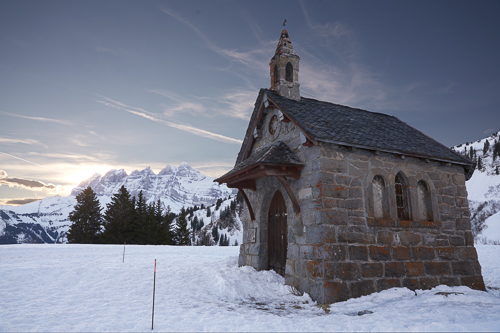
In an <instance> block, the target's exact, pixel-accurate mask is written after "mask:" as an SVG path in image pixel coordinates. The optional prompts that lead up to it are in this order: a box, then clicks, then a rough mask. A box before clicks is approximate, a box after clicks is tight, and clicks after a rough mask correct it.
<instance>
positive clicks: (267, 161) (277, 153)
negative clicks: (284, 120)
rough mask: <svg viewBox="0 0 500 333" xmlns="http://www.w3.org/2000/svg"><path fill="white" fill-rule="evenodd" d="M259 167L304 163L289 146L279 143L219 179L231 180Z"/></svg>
mask: <svg viewBox="0 0 500 333" xmlns="http://www.w3.org/2000/svg"><path fill="white" fill-rule="evenodd" d="M257 165H259V166H260V165H263V166H280V167H287V166H297V167H298V166H300V167H302V165H303V163H302V162H301V161H299V159H298V158H297V157H296V156H295V154H294V153H293V152H292V151H291V150H290V148H288V146H287V145H286V144H285V143H283V142H281V141H278V142H276V143H274V144H273V145H271V146H269V147H265V148H262V149H260V150H258V151H257V152H255V153H254V154H253V155H251V156H250V157H249V158H247V159H246V160H244V161H243V162H241V163H240V164H238V165H237V166H235V167H234V169H232V170H231V171H229V172H228V173H226V174H225V175H223V176H221V177H219V179H221V180H222V179H229V178H231V176H233V175H236V174H238V173H239V172H241V171H246V170H248V169H249V168H252V167H254V166H257ZM217 181H218V180H217Z"/></svg>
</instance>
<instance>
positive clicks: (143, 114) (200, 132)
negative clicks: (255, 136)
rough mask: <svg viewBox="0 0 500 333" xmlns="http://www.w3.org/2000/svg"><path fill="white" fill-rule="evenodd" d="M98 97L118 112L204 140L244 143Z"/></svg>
mask: <svg viewBox="0 0 500 333" xmlns="http://www.w3.org/2000/svg"><path fill="white" fill-rule="evenodd" d="M98 96H100V97H101V98H102V99H104V100H97V102H98V103H101V104H104V105H106V106H110V107H113V108H115V109H118V110H122V111H126V112H129V113H132V114H135V115H137V116H141V117H143V118H146V119H149V120H151V121H154V122H157V123H159V124H162V125H165V126H169V127H173V128H177V129H179V130H181V131H185V132H188V133H191V134H194V135H198V136H201V137H204V138H209V139H212V140H217V141H221V142H226V143H232V144H241V143H242V141H241V140H238V139H233V138H230V137H228V136H224V135H221V134H217V133H212V132H209V131H206V130H203V129H200V128H197V127H194V126H191V125H189V124H179V123H174V122H172V121H167V120H165V119H162V115H160V114H157V113H153V112H149V111H146V110H144V109H141V108H136V107H133V106H128V105H126V104H123V103H121V102H119V101H115V100H112V99H111V98H108V97H105V96H102V95H98Z"/></svg>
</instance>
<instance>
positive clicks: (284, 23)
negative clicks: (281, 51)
mask: <svg viewBox="0 0 500 333" xmlns="http://www.w3.org/2000/svg"><path fill="white" fill-rule="evenodd" d="M285 25H286V19H285V20H284V21H283V28H284V27H285Z"/></svg>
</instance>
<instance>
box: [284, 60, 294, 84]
mask: <svg viewBox="0 0 500 333" xmlns="http://www.w3.org/2000/svg"><path fill="white" fill-rule="evenodd" d="M285 80H287V81H288V82H293V65H292V64H291V63H290V62H287V63H286V67H285Z"/></svg>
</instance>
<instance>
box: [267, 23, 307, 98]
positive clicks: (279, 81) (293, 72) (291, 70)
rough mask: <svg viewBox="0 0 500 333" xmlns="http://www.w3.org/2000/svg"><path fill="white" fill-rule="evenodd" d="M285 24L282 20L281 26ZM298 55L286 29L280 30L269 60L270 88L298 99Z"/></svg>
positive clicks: (285, 95) (282, 94)
mask: <svg viewBox="0 0 500 333" xmlns="http://www.w3.org/2000/svg"><path fill="white" fill-rule="evenodd" d="M285 24H286V20H285V22H283V27H284V26H285ZM299 60H300V58H299V56H298V55H297V54H295V51H294V50H293V46H292V42H291V41H290V38H289V37H288V31H287V30H286V29H283V30H281V35H280V40H279V42H278V46H276V52H275V53H274V56H273V57H272V59H271V61H270V62H269V70H270V74H271V89H272V90H275V91H276V92H277V93H278V94H280V95H281V96H284V97H288V98H291V99H295V100H298V101H300V84H299Z"/></svg>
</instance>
